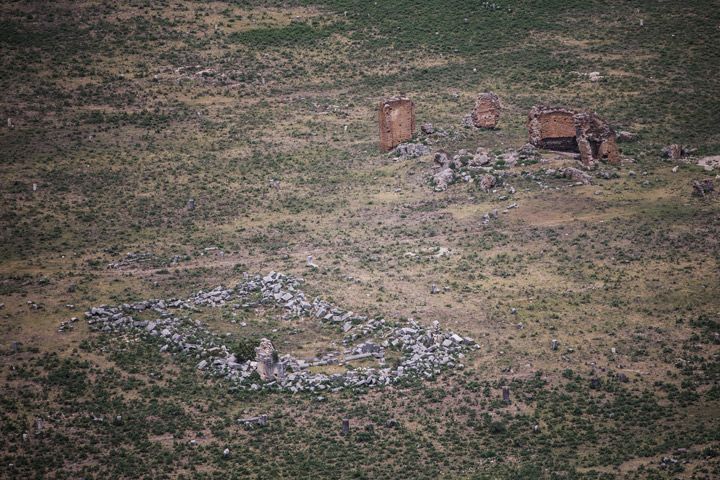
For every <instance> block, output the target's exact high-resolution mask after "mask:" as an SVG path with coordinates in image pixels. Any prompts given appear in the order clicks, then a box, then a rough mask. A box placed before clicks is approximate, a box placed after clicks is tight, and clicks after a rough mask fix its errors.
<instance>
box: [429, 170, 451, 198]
mask: <svg viewBox="0 0 720 480" xmlns="http://www.w3.org/2000/svg"><path fill="white" fill-rule="evenodd" d="M454 180H455V171H454V170H453V169H452V168H450V167H447V168H443V169H442V170H440V171H439V172H437V173H436V174H435V175H433V183H434V184H435V191H436V192H442V191H443V190H446V189H447V187H448V185H450V184H451V183H452V182H453V181H454Z"/></svg>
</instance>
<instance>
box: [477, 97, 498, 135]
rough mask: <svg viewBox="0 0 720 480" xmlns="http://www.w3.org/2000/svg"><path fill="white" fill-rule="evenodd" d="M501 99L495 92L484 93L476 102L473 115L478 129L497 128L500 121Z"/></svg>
mask: <svg viewBox="0 0 720 480" xmlns="http://www.w3.org/2000/svg"><path fill="white" fill-rule="evenodd" d="M500 110H501V107H500V99H499V98H498V96H497V95H495V94H494V93H493V92H486V93H482V94H480V95H479V96H478V98H477V100H476V101H475V108H473V111H472V113H471V114H470V115H471V118H472V123H473V125H474V126H475V127H477V128H495V127H496V126H497V123H498V120H499V119H500Z"/></svg>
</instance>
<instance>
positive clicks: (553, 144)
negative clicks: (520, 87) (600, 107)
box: [528, 105, 578, 152]
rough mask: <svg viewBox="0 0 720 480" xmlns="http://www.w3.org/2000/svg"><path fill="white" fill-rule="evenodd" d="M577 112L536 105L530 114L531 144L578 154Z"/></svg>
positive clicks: (529, 131)
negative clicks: (575, 117) (576, 134)
mask: <svg viewBox="0 0 720 480" xmlns="http://www.w3.org/2000/svg"><path fill="white" fill-rule="evenodd" d="M575 113H576V112H575V111H573V110H568V109H566V108H559V107H547V106H545V105H536V106H534V107H533V108H532V109H531V110H530V113H529V114H528V135H529V142H530V144H531V145H532V146H534V147H537V148H544V149H547V150H560V151H569V152H577V151H578V144H577V140H576V139H575V119H574V118H573V117H574V116H575Z"/></svg>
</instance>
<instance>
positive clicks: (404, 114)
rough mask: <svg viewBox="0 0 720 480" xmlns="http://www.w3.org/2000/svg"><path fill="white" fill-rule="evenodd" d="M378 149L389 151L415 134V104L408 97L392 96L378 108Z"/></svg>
mask: <svg viewBox="0 0 720 480" xmlns="http://www.w3.org/2000/svg"><path fill="white" fill-rule="evenodd" d="M378 124H379V126H380V149H381V150H383V151H390V150H392V149H393V148H395V147H396V146H398V145H399V144H401V143H402V142H405V141H407V140H410V139H411V138H412V137H413V135H414V134H415V104H414V103H413V102H412V100H410V99H408V98H401V97H398V98H393V99H390V100H385V101H383V102H381V103H380V108H379V109H378Z"/></svg>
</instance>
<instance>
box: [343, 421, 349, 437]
mask: <svg viewBox="0 0 720 480" xmlns="http://www.w3.org/2000/svg"><path fill="white" fill-rule="evenodd" d="M342 434H343V435H350V419H349V418H343V419H342Z"/></svg>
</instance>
